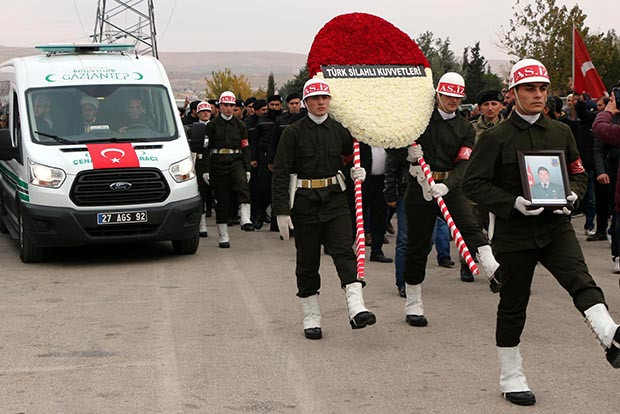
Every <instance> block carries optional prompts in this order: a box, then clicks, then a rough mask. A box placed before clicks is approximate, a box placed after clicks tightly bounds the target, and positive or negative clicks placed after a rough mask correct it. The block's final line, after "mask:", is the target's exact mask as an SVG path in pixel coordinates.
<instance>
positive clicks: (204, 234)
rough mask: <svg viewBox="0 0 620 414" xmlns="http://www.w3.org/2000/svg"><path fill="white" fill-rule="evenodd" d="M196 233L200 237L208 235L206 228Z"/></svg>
mask: <svg viewBox="0 0 620 414" xmlns="http://www.w3.org/2000/svg"><path fill="white" fill-rule="evenodd" d="M198 235H199V236H200V237H209V233H207V231H206V230H205V231H201V232H200V233H198Z"/></svg>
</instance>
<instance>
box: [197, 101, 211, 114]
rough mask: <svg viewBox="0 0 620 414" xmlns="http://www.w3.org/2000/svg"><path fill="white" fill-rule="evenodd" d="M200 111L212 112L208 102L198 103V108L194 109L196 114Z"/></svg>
mask: <svg viewBox="0 0 620 414" xmlns="http://www.w3.org/2000/svg"><path fill="white" fill-rule="evenodd" d="M200 111H209V112H212V109H211V104H210V103H209V102H205V101H202V102H200V103H199V104H198V106H197V107H196V112H200Z"/></svg>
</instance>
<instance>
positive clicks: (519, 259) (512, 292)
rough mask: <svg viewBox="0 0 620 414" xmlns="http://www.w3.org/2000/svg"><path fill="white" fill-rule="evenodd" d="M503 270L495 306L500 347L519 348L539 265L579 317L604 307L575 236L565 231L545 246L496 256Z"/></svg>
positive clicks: (497, 341) (496, 334) (600, 293)
mask: <svg viewBox="0 0 620 414" xmlns="http://www.w3.org/2000/svg"><path fill="white" fill-rule="evenodd" d="M495 257H496V258H497V261H498V262H499V264H500V266H501V267H500V269H501V270H502V288H501V290H500V293H499V296H500V300H499V305H498V306H497V326H496V330H495V341H496V343H497V346H500V347H515V346H517V345H518V344H519V342H520V338H521V332H523V327H524V326H525V315H526V309H527V304H528V301H529V298H530V288H531V285H532V278H533V275H534V268H535V267H536V264H537V263H539V262H540V264H542V265H543V266H544V267H545V268H546V269H547V270H549V272H551V274H552V275H553V277H555V278H556V280H557V281H558V282H559V283H560V285H561V286H562V287H563V288H564V289H565V290H566V291H567V292H568V293H569V294H570V295H571V297H572V298H573V303H574V305H575V307H576V308H577V309H578V310H579V312H581V313H582V315H583V312H584V311H585V310H586V309H588V308H590V307H591V306H593V305H596V304H597V303H605V297H604V296H603V291H602V290H601V289H600V288H599V287H598V286H597V285H596V283H595V282H594V280H593V279H592V276H590V274H589V273H588V267H587V266H586V263H585V261H584V259H583V253H582V252H581V247H580V246H579V242H578V241H577V238H576V236H575V232H573V231H566V232H564V233H562V234H560V235H559V236H557V237H556V238H555V239H553V241H552V242H551V243H549V244H548V245H546V246H544V247H541V248H538V249H530V250H520V251H514V252H500V253H496V255H495Z"/></svg>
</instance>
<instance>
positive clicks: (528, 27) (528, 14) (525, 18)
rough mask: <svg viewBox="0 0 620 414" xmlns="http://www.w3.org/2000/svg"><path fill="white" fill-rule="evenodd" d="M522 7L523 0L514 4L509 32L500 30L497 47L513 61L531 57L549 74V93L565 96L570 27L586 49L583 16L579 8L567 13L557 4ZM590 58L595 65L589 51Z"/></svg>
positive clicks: (539, 0) (546, 0) (538, 1)
mask: <svg viewBox="0 0 620 414" xmlns="http://www.w3.org/2000/svg"><path fill="white" fill-rule="evenodd" d="M522 3H524V0H516V2H515V4H514V6H513V7H512V9H513V11H514V13H513V16H512V18H511V19H510V23H509V28H508V30H507V31H505V30H504V29H503V28H502V30H503V33H502V34H501V35H500V36H501V37H500V43H501V44H502V46H503V47H504V50H505V51H506V52H507V53H508V54H509V55H511V56H513V57H515V58H516V60H519V59H523V58H526V57H530V58H534V59H537V60H539V61H540V62H542V64H543V65H545V67H546V68H547V70H548V71H549V76H550V78H551V89H552V92H553V93H555V94H566V93H568V92H569V90H570V79H571V76H572V36H573V32H572V30H573V26H574V27H576V28H577V29H578V30H579V31H580V33H581V34H582V35H583V38H584V42H586V46H588V42H587V41H586V40H585V39H586V38H588V36H587V34H588V29H587V28H585V27H584V21H585V18H586V15H585V14H583V12H582V11H581V9H580V8H579V6H578V5H575V6H573V8H572V9H570V10H568V9H567V8H566V6H562V7H558V6H557V5H556V4H555V3H556V0H535V2H534V4H527V5H525V6H524V7H523V8H521V6H522ZM590 54H591V58H592V60H593V61H594V62H595V65H597V63H596V59H595V56H592V51H590ZM596 57H598V56H596ZM599 73H600V72H599Z"/></svg>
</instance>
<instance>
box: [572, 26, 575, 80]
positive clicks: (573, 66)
mask: <svg viewBox="0 0 620 414" xmlns="http://www.w3.org/2000/svg"><path fill="white" fill-rule="evenodd" d="M572 37H573V45H572V49H573V57H572V63H571V67H572V68H573V73H572V77H571V91H572V92H575V22H574V21H573V36H572Z"/></svg>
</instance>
